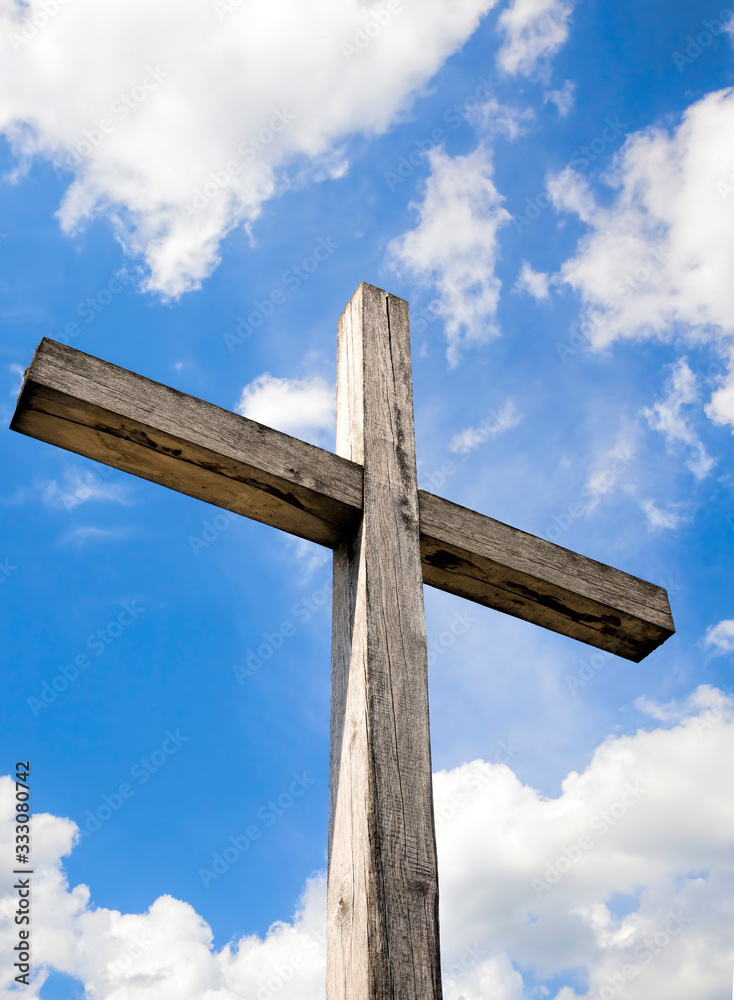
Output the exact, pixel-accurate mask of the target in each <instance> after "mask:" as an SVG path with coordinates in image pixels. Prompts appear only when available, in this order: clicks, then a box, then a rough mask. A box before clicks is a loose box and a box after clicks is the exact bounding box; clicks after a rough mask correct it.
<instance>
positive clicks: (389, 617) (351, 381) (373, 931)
mask: <svg viewBox="0 0 734 1000" xmlns="http://www.w3.org/2000/svg"><path fill="white" fill-rule="evenodd" d="M337 382H338V384H337V451H338V452H339V454H341V455H343V456H345V457H347V458H349V459H351V460H352V461H355V462H360V463H361V464H363V466H364V515H363V519H362V523H361V524H360V526H359V528H358V529H357V531H356V532H354V533H353V534H352V535H351V536H350V537H348V538H346V539H345V541H344V542H343V543H342V545H341V546H339V548H337V549H336V550H335V553H334V623H333V629H334V631H333V647H332V652H333V659H332V717H331V722H332V728H331V732H332V749H331V777H330V819H329V884H328V902H327V985H326V997H327V1000H378V998H379V1000H438V998H440V997H441V978H440V960H439V936H438V874H437V864H436V845H435V834H434V826H433V798H432V781H431V754H430V740H429V723H428V685H427V654H426V637H425V623H424V613H423V592H422V576H421V560H420V546H419V519H418V492H417V485H416V467H415V444H414V434H413V401H412V389H411V374H410V343H409V325H408V307H407V303H405V302H403V301H401V300H400V299H396V298H394V297H392V296H385V293H384V292H383V291H381V290H380V289H378V288H374V287H372V286H371V285H365V284H363V285H361V286H360V288H359V289H358V290H357V292H356V293H355V295H354V297H353V298H352V300H351V302H350V303H349V305H348V306H347V308H346V310H345V312H344V314H343V315H342V317H341V320H340V322H339V339H338V375H337Z"/></svg>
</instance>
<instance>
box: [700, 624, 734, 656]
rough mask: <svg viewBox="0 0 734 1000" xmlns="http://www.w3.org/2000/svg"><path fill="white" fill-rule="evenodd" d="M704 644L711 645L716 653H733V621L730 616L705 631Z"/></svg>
mask: <svg viewBox="0 0 734 1000" xmlns="http://www.w3.org/2000/svg"><path fill="white" fill-rule="evenodd" d="M704 642H705V645H706V646H713V647H714V650H715V651H716V653H717V654H718V655H721V654H723V653H734V621H732V619H731V618H728V619H725V620H724V621H721V622H719V624H718V625H712V626H711V628H709V629H708V630H707V632H706V638H705V640H704Z"/></svg>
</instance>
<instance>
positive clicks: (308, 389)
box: [237, 372, 336, 443]
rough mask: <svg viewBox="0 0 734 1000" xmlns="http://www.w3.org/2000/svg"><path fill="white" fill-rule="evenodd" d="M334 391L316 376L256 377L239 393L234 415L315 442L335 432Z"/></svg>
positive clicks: (265, 374) (332, 387) (269, 375)
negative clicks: (293, 377) (290, 377)
mask: <svg viewBox="0 0 734 1000" xmlns="http://www.w3.org/2000/svg"><path fill="white" fill-rule="evenodd" d="M335 400H336V389H335V388H334V386H333V385H329V384H328V382H326V381H325V380H324V379H322V378H319V377H318V376H311V377H310V378H302V379H288V378H274V377H273V376H272V375H271V374H270V372H265V373H264V374H263V375H259V376H258V377H257V378H256V379H255V380H254V381H253V382H250V384H249V385H246V386H245V388H244V389H243V390H242V396H241V397H240V401H239V403H238V405H237V412H238V413H241V414H242V416H243V417H249V418H250V419H251V420H257V422H258V423H260V424H266V425H267V426H268V427H275V428H277V429H278V430H279V431H284V432H285V433H286V434H293V435H297V436H299V437H302V438H305V439H306V440H308V441H313V442H314V443H321V442H322V441H323V440H324V439H325V438H326V437H327V435H328V434H329V433H332V435H333V430H334V422H335V419H336V418H335V407H336V402H335Z"/></svg>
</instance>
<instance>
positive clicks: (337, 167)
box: [0, 0, 495, 296]
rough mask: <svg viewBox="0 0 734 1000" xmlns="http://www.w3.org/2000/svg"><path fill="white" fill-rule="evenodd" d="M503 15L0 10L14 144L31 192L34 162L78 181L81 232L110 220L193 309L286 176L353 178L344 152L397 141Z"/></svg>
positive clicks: (3, 104)
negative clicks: (369, 139)
mask: <svg viewBox="0 0 734 1000" xmlns="http://www.w3.org/2000/svg"><path fill="white" fill-rule="evenodd" d="M494 2H495V0H402V4H401V9H400V10H399V11H397V12H395V13H392V14H390V16H389V23H387V24H385V25H384V27H383V26H382V25H381V24H380V23H379V20H378V19H377V16H378V14H379V12H381V11H383V10H384V9H385V8H386V7H387V6H388V5H387V4H385V3H384V2H383V0H370V2H367V3H365V2H364V0H315V2H313V3H309V4H304V3H302V2H300V0H272V2H270V3H267V4H262V3H260V4H252V3H248V4H236V3H229V2H225V3H221V2H220V3H219V8H220V9H219V10H218V9H217V5H216V4H215V3H214V2H201V0H157V2H156V3H155V4H153V5H151V4H150V3H149V2H147V0H127V2H126V3H117V4H100V3H97V2H95V0H73V2H70V3H63V2H62V0H59V2H58V3H54V4H50V5H49V4H48V3H46V2H45V0H29V2H28V3H27V4H23V5H22V6H21V5H20V4H18V3H16V2H15V0H0V34H2V35H3V36H4V37H5V38H6V39H7V42H6V46H5V48H6V51H5V52H4V55H3V59H2V62H1V63H0V132H4V133H5V135H6V136H7V137H8V139H9V141H10V142H11V145H12V147H13V149H14V151H15V153H16V155H17V157H18V159H19V166H18V169H17V170H16V171H15V172H14V174H15V177H16V178H18V177H20V176H22V174H23V172H24V171H25V170H26V169H27V167H28V165H29V164H30V162H31V160H32V158H33V156H43V157H45V158H47V159H50V160H52V161H53V162H54V163H56V164H57V165H59V166H61V167H62V168H64V169H68V170H70V171H71V172H72V174H73V178H74V179H73V183H72V184H71V186H70V187H69V189H68V190H67V192H66V194H65V195H64V198H63V202H62V204H61V207H60V210H59V218H60V220H61V224H62V226H63V228H64V230H65V231H67V232H69V233H73V232H75V231H76V230H78V229H79V228H80V227H81V226H83V225H84V224H86V223H87V222H88V221H89V220H90V219H93V218H94V217H96V216H98V215H102V216H104V217H106V218H107V219H109V220H110V221H111V223H112V224H113V226H114V228H115V231H116V233H117V235H118V237H119V239H120V241H121V242H122V244H123V245H124V247H125V248H126V249H127V250H128V251H129V252H130V253H132V254H135V255H136V256H142V257H143V258H144V259H145V262H146V265H147V267H148V269H149V273H148V276H147V279H146V285H147V287H148V288H149V289H153V290H156V291H159V292H162V293H164V294H165V295H173V296H175V295H179V294H181V293H182V292H184V291H186V290H187V289H190V288H195V287H197V286H198V284H199V283H200V282H201V280H202V279H203V278H204V277H206V276H207V275H208V274H209V273H210V272H211V270H212V269H213V268H214V267H215V266H216V264H217V261H218V248H219V244H220V242H221V240H222V238H223V236H224V235H226V233H227V232H229V231H230V230H231V229H232V228H233V227H234V226H236V225H238V224H245V225H246V226H247V227H251V225H252V223H253V222H254V220H255V219H256V218H257V217H258V214H259V212H260V211H261V206H262V204H263V202H264V201H266V200H267V199H268V198H271V197H273V196H274V195H275V194H276V193H277V192H278V191H280V190H282V189H283V187H284V186H285V185H287V183H288V181H287V178H286V170H287V168H289V167H291V166H292V167H293V168H294V169H297V170H298V172H299V176H300V177H301V178H303V177H308V176H310V177H311V178H312V179H314V178H315V179H318V178H322V179H323V178H325V177H328V176H333V175H339V173H340V172H343V171H344V170H345V169H346V163H345V160H344V156H343V153H342V152H341V146H342V144H343V142H344V140H345V139H346V138H347V137H348V136H350V135H354V134H357V133H364V134H368V135H369V134H375V133H380V132H383V131H384V130H385V129H387V128H388V126H389V125H390V124H391V123H392V122H393V121H395V119H396V116H398V115H399V114H400V113H401V112H402V111H404V109H405V108H406V106H407V105H408V104H409V103H410V100H411V97H412V95H414V94H415V93H416V92H418V91H419V90H420V89H421V88H422V87H423V86H424V85H425V84H426V83H427V81H428V80H429V79H430V78H431V76H433V74H434V73H435V72H436V71H437V70H438V69H439V68H440V67H441V65H442V64H443V62H444V60H445V59H446V58H447V57H448V56H449V55H450V54H451V53H452V52H454V51H455V50H456V49H457V48H459V47H460V46H461V45H462V44H463V43H464V42H465V41H466V39H467V38H468V37H469V36H470V35H471V34H472V33H473V32H474V30H475V28H476V27H477V25H478V23H479V20H480V18H481V17H482V15H483V14H485V13H486V12H487V11H488V10H489V9H490V8H491V7H492V6H493V4H494ZM49 6H50V7H52V8H53V10H54V11H55V13H46V10H48V8H49ZM393 7H394V5H393ZM221 8H225V10H226V13H225V14H224V15H223V14H222V10H221ZM380 17H381V19H382V20H383V21H384V16H383V15H380ZM371 21H375V24H376V25H377V26H378V28H379V29H380V30H379V33H378V36H377V37H374V38H372V39H371V41H370V43H369V44H368V45H366V46H365V47H364V48H363V50H362V51H359V52H358V54H357V55H355V56H354V57H352V58H347V57H346V56H345V52H344V47H345V46H349V45H351V44H353V43H354V41H355V37H356V36H357V35H358V33H359V32H360V31H361V30H363V29H365V28H366V27H367V26H368V24H369V23H370V22H371ZM365 37H366V36H365ZM192 52H196V53H197V56H196V58H192Z"/></svg>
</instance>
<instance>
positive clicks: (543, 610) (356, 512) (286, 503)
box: [11, 340, 675, 662]
mask: <svg viewBox="0 0 734 1000" xmlns="http://www.w3.org/2000/svg"><path fill="white" fill-rule="evenodd" d="M353 419H356V417H355V418H353ZM11 427H12V428H13V429H14V430H17V431H20V432H22V433H24V434H28V435H30V436H31V437H35V438H39V439H40V440H42V441H47V442H49V443H51V444H55V445H58V446H60V447H62V448H66V449H68V450H69V451H73V452H76V453H77V454H80V455H83V456H85V457H87V458H91V459H94V460H95V461H98V462H102V463H104V464H106V465H110V466H113V467H114V468H117V469H122V470H123V471H125V472H129V473H132V474H133V475H137V476H140V477H142V478H143V479H149V480H151V481H153V482H156V483H160V484H161V485H164V486H168V487H170V488H171V489H174V490H177V491H178V492H180V493H186V494H188V495H190V496H194V497H197V498H198V499H200V500H206V501H207V502H208V503H211V504H214V505H216V506H218V507H222V508H224V509H226V510H231V511H234V512H235V513H237V514H242V515H243V516H245V517H251V518H254V519H255V520H257V521H262V522H264V523H266V524H270V525H272V526H274V527H276V528H281V529H282V530H284V531H288V532H290V533H291V534H295V535H298V536H300V537H301V538H307V539H308V540H309V541H313V542H318V543H320V544H322V545H327V546H329V547H331V548H334V547H336V546H337V545H338V544H339V542H340V541H341V539H342V538H343V537H345V535H346V534H348V533H349V531H350V530H351V529H352V528H353V526H354V525H355V524H356V523H357V522H358V520H359V517H360V514H361V510H362V478H363V470H362V453H361V452H360V451H358V450H357V451H354V452H351V453H350V455H351V460H348V459H346V458H344V457H340V456H339V455H334V454H332V453H331V452H328V451H324V450H323V449H321V448H317V447H315V446H313V445H310V444H306V443H305V442H303V441H300V440H298V439H297V438H293V437H290V436H289V435H287V434H283V433H281V432H280V431H275V430H273V429H271V428H269V427H264V426H263V425H262V424H258V423H256V422H255V421H253V420H248V419H247V418H245V417H241V416H239V415H238V414H236V413H231V412H230V411H228V410H223V409H221V408H220V407H217V406H213V405H212V404H211V403H205V402H204V401H203V400H200V399H197V398H196V397H194V396H188V395H186V394H185V393H182V392H178V391H177V390H175V389H170V388H168V387H167V386H165V385H161V384H160V383H158V382H154V381H152V380H151V379H147V378H144V377H143V376H141V375H136V374H135V373H133V372H130V371H127V370H126V369H124V368H119V367H118V366H116V365H112V364H109V363H108V362H106V361H101V360H99V359H98V358H94V357H92V356H91V355H88V354H84V353H83V352H81V351H78V350H76V349H74V348H71V347H65V346H64V345H62V344H59V343H57V342H55V341H52V340H43V341H42V342H41V344H40V345H39V347H38V349H37V351H36V354H35V357H34V359H33V361H32V363H31V365H30V367H29V369H28V371H27V373H26V378H25V381H24V384H23V388H22V390H21V394H20V397H19V400H18V406H17V409H16V413H15V416H14V418H13V421H12V423H11ZM357 431H358V428H357V429H355V433H356V435H357V439H358V436H359V435H358V433H357ZM418 497H419V507H420V533H421V557H422V567H423V580H424V582H425V583H427V584H430V585H431V586H434V587H438V588H439V589H441V590H446V591H449V593H452V594H457V595H460V596H461V597H465V598H467V599H468V600H471V601H475V602H477V603H479V604H483V605H486V606H487V607H490V608H494V609H496V610H498V611H504V612H506V613H508V614H511V615H515V616H516V617H518V618H523V619H525V620H526V621H529V622H532V623H534V624H536V625H540V626H542V627H544V628H548V629H551V630H552V631H554V632H559V633H561V634H563V635H568V636H571V637H572V638H574V639H579V640H580V641H582V642H585V643H588V644H589V645H592V646H597V647H598V648H600V649H605V650H607V651H608V652H612V653H616V654H617V655H619V656H623V657H625V658H627V659H630V660H634V661H636V662H637V661H639V660H641V659H642V658H643V657H645V656H647V654H648V653H650V652H651V651H652V650H653V649H655V648H656V647H657V646H658V645H660V643H662V642H664V641H665V640H666V639H667V638H668V637H669V636H670V635H672V634H673V632H674V631H675V628H674V625H673V619H672V617H671V614H670V606H669V604H668V599H667V594H666V593H665V590H663V589H662V588H661V587H656V586H655V585H654V584H650V583H646V582H645V581H643V580H639V579H638V578H637V577H634V576H631V575H629V574H627V573H623V572H621V571H620V570H616V569H613V568H612V567H610V566H605V565H603V564H602V563H599V562H596V561H595V560H593V559H588V558H586V557H585V556H581V555H578V554H577V553H575V552H571V551H570V550H568V549H564V548H562V547H561V546H560V545H556V544H554V543H552V542H548V541H546V540H545V539H542V538H537V537H536V536H534V535H530V534H528V533H526V532H523V531H519V530H517V529H516V528H511V527H509V526H508V525H506V524H503V523H502V522H500V521H495V520H494V519H493V518H490V517H486V516H485V515H483V514H478V513H476V512H475V511H471V510H467V509H466V508H464V507H460V506H459V505H458V504H453V503H451V502H450V501H448V500H444V499H442V498H441V497H436V496H433V495H432V494H430V493H425V492H424V491H422V490H419V491H418Z"/></svg>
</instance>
